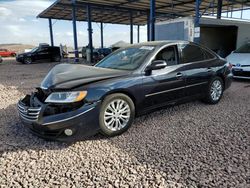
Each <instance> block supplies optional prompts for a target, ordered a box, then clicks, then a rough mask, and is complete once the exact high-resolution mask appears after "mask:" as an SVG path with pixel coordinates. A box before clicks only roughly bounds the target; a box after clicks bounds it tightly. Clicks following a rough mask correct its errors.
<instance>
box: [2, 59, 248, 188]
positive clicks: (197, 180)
mask: <svg viewBox="0 0 250 188" xmlns="http://www.w3.org/2000/svg"><path fill="white" fill-rule="evenodd" d="M54 65H55V64H48V63H45V64H35V65H20V64H18V63H15V62H7V63H4V64H2V65H0V187H244V188H245V187H250V158H249V156H250V149H249V143H250V81H236V82H234V83H233V85H232V87H231V88H230V89H229V90H227V91H226V92H225V93H224V97H223V99H222V101H221V102H220V103H219V104H218V105H205V104H203V103H201V102H199V101H196V102H191V103H187V104H183V105H179V106H175V107H170V108H167V109H165V110H161V111H157V112H155V113H152V114H149V115H147V116H142V117H140V118H137V119H136V121H135V123H134V124H133V126H132V127H131V128H130V129H129V130H128V131H127V132H126V133H125V134H123V135H121V136H118V137H114V138H105V137H103V136H100V135H97V136H94V137H93V138H91V139H88V140H86V141H81V142H77V143H74V144H72V145H67V144H63V143H58V142H46V141H44V140H42V139H39V138H37V137H36V136H33V135H31V134H30V133H29V132H28V131H27V130H26V129H24V127H23V125H22V124H21V123H20V121H19V119H18V116H17V112H16V106H15V105H16V102H17V100H18V99H19V98H20V97H22V96H24V95H25V94H26V93H29V92H31V91H32V90H34V87H35V86H37V85H38V84H39V83H40V81H41V79H42V78H43V76H44V75H45V74H46V72H47V71H48V70H49V69H50V68H52V67H53V66H54ZM32 73H33V74H32Z"/></svg>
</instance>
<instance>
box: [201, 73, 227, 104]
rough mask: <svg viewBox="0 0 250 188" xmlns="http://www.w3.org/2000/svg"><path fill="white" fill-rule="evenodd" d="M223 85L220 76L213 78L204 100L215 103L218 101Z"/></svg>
mask: <svg viewBox="0 0 250 188" xmlns="http://www.w3.org/2000/svg"><path fill="white" fill-rule="evenodd" d="M223 90H224V85H223V81H222V79H221V78H220V77H215V78H213V79H212V80H211V81H210V83H209V86H208V90H207V94H206V95H207V96H206V98H205V102H207V103H209V104H216V103H218V102H219V101H220V99H221V97H222V95H223Z"/></svg>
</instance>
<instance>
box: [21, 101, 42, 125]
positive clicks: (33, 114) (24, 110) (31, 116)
mask: <svg viewBox="0 0 250 188" xmlns="http://www.w3.org/2000/svg"><path fill="white" fill-rule="evenodd" d="M18 111H19V114H20V116H21V117H22V118H23V119H25V120H26V121H31V122H34V121H37V120H38V117H39V113H40V111H41V107H27V106H25V105H22V103H18Z"/></svg>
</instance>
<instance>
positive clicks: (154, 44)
mask: <svg viewBox="0 0 250 188" xmlns="http://www.w3.org/2000/svg"><path fill="white" fill-rule="evenodd" d="M172 43H190V42H189V41H184V40H163V41H150V42H142V43H138V44H132V45H129V46H128V47H141V46H154V47H156V46H158V47H161V46H164V45H167V44H172Z"/></svg>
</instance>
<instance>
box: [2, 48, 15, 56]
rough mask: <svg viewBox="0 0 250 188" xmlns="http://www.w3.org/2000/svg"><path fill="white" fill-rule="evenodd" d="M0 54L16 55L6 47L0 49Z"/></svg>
mask: <svg viewBox="0 0 250 188" xmlns="http://www.w3.org/2000/svg"><path fill="white" fill-rule="evenodd" d="M0 56H2V57H16V52H14V51H9V50H7V49H0Z"/></svg>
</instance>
